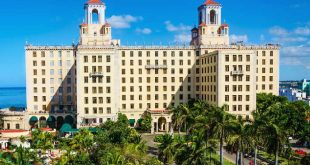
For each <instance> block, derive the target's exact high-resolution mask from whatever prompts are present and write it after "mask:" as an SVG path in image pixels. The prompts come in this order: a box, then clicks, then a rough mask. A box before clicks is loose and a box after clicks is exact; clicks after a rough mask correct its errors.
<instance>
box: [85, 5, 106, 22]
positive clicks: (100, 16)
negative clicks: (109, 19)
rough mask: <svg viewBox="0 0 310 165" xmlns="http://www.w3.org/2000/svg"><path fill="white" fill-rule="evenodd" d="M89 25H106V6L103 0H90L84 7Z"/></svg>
mask: <svg viewBox="0 0 310 165" xmlns="http://www.w3.org/2000/svg"><path fill="white" fill-rule="evenodd" d="M84 9H85V20H86V22H85V23H87V24H105V10H106V6H105V4H104V3H103V2H102V1H101V0H88V2H86V3H85V6H84Z"/></svg>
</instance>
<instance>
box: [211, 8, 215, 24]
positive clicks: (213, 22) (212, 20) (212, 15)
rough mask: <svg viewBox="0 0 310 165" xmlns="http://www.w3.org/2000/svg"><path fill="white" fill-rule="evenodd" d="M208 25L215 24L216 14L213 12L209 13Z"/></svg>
mask: <svg viewBox="0 0 310 165" xmlns="http://www.w3.org/2000/svg"><path fill="white" fill-rule="evenodd" d="M210 24H216V12H215V11H214V10H211V11H210Z"/></svg>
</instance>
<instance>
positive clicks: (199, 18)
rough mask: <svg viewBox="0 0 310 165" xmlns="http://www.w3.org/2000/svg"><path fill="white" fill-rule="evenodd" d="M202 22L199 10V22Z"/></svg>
mask: <svg viewBox="0 0 310 165" xmlns="http://www.w3.org/2000/svg"><path fill="white" fill-rule="evenodd" d="M201 23H202V13H201V12H200V13H199V24H201Z"/></svg>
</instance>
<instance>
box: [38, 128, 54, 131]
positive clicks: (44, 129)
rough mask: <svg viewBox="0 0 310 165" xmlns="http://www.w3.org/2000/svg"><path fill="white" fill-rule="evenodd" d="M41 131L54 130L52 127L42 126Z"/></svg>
mask: <svg viewBox="0 0 310 165" xmlns="http://www.w3.org/2000/svg"><path fill="white" fill-rule="evenodd" d="M40 130H41V131H53V129H52V128H40Z"/></svg>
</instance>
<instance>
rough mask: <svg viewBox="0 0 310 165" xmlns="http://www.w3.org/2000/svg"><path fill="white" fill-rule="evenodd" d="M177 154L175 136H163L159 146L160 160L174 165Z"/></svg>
mask: <svg viewBox="0 0 310 165" xmlns="http://www.w3.org/2000/svg"><path fill="white" fill-rule="evenodd" d="M174 153H175V143H174V139H173V136H171V135H169V134H165V135H163V136H162V139H161V141H160V144H159V146H158V158H159V159H160V160H161V161H162V162H164V163H168V164H172V162H173V159H174Z"/></svg>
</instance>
